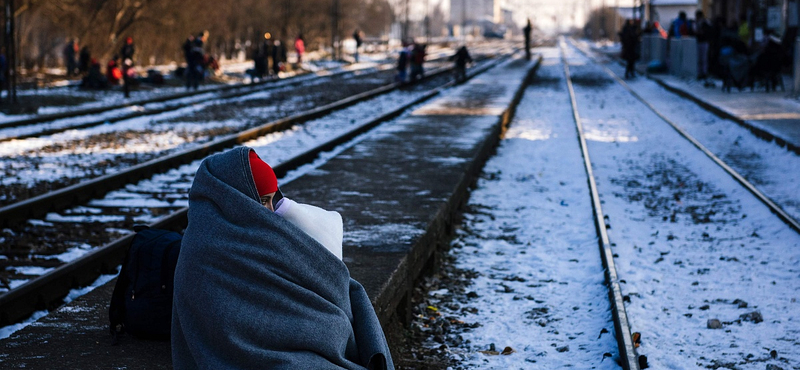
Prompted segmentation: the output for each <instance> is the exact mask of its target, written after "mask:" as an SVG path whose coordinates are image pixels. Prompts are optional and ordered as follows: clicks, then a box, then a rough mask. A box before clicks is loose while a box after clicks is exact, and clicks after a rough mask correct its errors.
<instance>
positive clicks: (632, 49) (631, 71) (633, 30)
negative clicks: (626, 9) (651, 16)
mask: <svg viewBox="0 0 800 370" xmlns="http://www.w3.org/2000/svg"><path fill="white" fill-rule="evenodd" d="M619 38H620V40H621V42H622V59H624V60H625V62H626V65H625V78H633V77H636V59H638V58H639V52H638V48H639V30H638V29H637V27H636V24H635V23H634V21H633V19H628V20H627V21H626V22H625V26H623V27H622V31H620V33H619Z"/></svg>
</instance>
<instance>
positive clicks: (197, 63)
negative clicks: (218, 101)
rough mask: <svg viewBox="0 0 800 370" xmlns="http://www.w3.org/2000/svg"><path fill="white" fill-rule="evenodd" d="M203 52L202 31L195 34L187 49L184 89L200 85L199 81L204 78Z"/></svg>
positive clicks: (195, 87) (196, 87)
mask: <svg viewBox="0 0 800 370" xmlns="http://www.w3.org/2000/svg"><path fill="white" fill-rule="evenodd" d="M204 57H205V52H204V51H203V33H200V34H198V35H197V37H195V38H194V40H193V41H192V47H191V48H190V49H189V59H188V60H187V61H188V63H187V64H186V90H189V89H195V90H197V89H198V88H199V87H200V81H202V80H203V79H204V78H205V68H206V66H205V64H204Z"/></svg>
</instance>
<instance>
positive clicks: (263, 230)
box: [172, 147, 394, 370]
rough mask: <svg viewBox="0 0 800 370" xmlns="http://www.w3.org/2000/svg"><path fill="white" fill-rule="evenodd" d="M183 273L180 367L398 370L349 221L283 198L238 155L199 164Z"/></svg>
mask: <svg viewBox="0 0 800 370" xmlns="http://www.w3.org/2000/svg"><path fill="white" fill-rule="evenodd" d="M188 218H189V224H188V226H187V228H186V231H185V233H184V237H183V241H182V244H181V254H180V257H179V259H178V265H177V268H176V271H175V293H174V303H173V310H172V361H173V367H174V368H175V369H179V370H180V369H256V368H258V369H365V368H366V369H394V365H393V362H392V358H391V355H390V353H389V347H388V344H387V343H386V338H385V336H384V333H383V330H382V328H381V326H380V323H379V322H378V318H377V316H376V315H375V311H374V309H373V307H372V304H371V302H370V300H369V298H368V297H367V294H366V292H365V291H364V288H363V287H362V286H361V285H360V284H359V283H358V282H356V281H355V280H354V279H352V278H351V277H350V273H349V271H348V269H347V266H346V265H345V264H344V263H343V262H342V234H343V231H342V218H341V216H340V215H339V214H338V213H337V212H329V211H326V210H323V209H321V208H318V207H314V206H311V205H306V204H301V203H298V202H295V201H292V200H290V199H288V198H286V197H283V195H282V193H281V191H280V189H279V188H278V182H277V179H276V177H275V174H274V172H273V170H272V168H271V167H270V166H269V165H267V164H266V163H265V162H264V161H262V160H261V159H260V158H259V157H258V155H257V154H256V152H255V151H253V150H252V149H250V148H248V147H239V148H236V149H232V150H229V151H226V152H224V153H221V154H216V155H212V156H210V157H208V158H206V159H205V160H203V162H202V163H201V165H200V167H199V169H198V170H197V174H196V175H195V179H194V183H193V184H192V188H191V190H190V191H189V212H188Z"/></svg>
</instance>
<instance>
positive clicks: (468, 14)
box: [450, 0, 503, 25]
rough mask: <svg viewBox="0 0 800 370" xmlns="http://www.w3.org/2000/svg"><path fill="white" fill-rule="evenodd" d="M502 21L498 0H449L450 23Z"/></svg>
mask: <svg viewBox="0 0 800 370" xmlns="http://www.w3.org/2000/svg"><path fill="white" fill-rule="evenodd" d="M478 22H491V23H502V22H503V14H502V12H501V10H500V0H450V24H451V25H460V24H471V23H478Z"/></svg>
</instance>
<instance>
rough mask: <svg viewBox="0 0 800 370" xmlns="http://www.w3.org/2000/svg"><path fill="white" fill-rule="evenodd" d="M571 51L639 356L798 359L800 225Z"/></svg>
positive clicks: (675, 365) (760, 364)
mask: <svg viewBox="0 0 800 370" xmlns="http://www.w3.org/2000/svg"><path fill="white" fill-rule="evenodd" d="M569 58H570V61H571V63H572V62H573V61H574V64H571V70H572V73H573V76H574V81H575V90H576V95H577V101H578V105H579V107H580V108H579V112H580V115H581V117H582V118H584V125H585V127H586V130H587V132H593V133H594V136H595V139H592V140H589V142H588V146H589V151H590V153H591V157H592V161H593V168H594V171H595V176H596V178H597V185H598V189H599V191H600V194H601V199H602V200H603V211H604V212H605V214H606V215H607V216H608V217H609V220H608V223H609V225H610V226H611V228H610V229H609V236H610V238H611V242H612V243H613V245H614V252H615V254H616V255H617V256H618V257H617V258H616V261H615V262H616V264H617V269H618V273H619V277H620V279H621V281H620V282H621V288H622V290H623V294H625V295H626V296H627V297H628V298H630V302H629V303H627V305H626V309H627V312H628V316H629V319H630V324H631V328H632V330H633V331H635V332H640V333H641V334H642V344H641V347H639V349H638V352H639V354H643V355H646V356H647V357H648V359H649V363H650V366H651V367H652V368H655V369H689V368H698V367H707V368H731V369H759V370H760V369H764V368H765V366H767V365H773V366H779V367H781V368H784V369H785V368H787V367H792V368H797V367H798V366H800V351H798V348H800V302H798V298H800V279H798V277H800V235H798V234H797V233H796V232H795V231H793V230H791V229H790V228H789V227H788V226H786V225H785V224H784V223H783V222H781V221H780V220H779V219H778V218H777V217H776V216H775V215H773V214H772V213H770V211H769V210H768V209H767V208H766V207H765V206H764V205H763V204H761V203H759V202H758V201H757V200H756V198H755V197H754V196H752V194H750V193H749V192H748V191H747V190H745V189H744V188H743V187H742V186H740V185H739V184H738V183H736V182H735V181H734V180H733V179H732V178H731V177H730V176H729V175H727V174H726V173H724V172H723V170H722V169H721V168H719V167H718V166H717V165H716V164H714V163H713V162H712V161H711V160H710V159H708V158H707V157H706V156H705V155H704V154H702V152H700V151H699V150H697V149H696V148H694V147H693V146H692V145H691V144H690V143H689V142H688V141H686V140H685V139H683V138H682V137H680V136H679V135H678V134H677V132H676V131H675V130H673V129H672V128H671V127H670V126H668V125H667V124H666V123H665V122H663V121H662V120H660V119H659V118H658V117H657V116H656V115H655V114H653V113H652V112H651V111H649V110H648V109H647V108H646V107H645V106H644V105H642V104H641V103H639V102H638V101H637V100H635V98H634V97H633V96H632V95H630V94H629V93H628V92H627V91H625V90H624V89H623V88H622V87H621V86H620V85H618V84H617V83H616V82H614V81H612V80H610V79H609V77H608V75H606V74H605V72H604V71H603V70H602V69H601V67H599V66H596V65H591V64H589V63H588V62H587V60H586V59H585V58H584V57H583V56H581V55H580V54H578V53H577V51H574V50H572V51H570V52H569ZM665 96H666V95H665ZM681 100H682V99H680V98H679V97H676V96H674V95H672V101H670V102H662V103H659V104H662V105H661V106H664V107H666V108H670V107H672V106H673V105H674V106H675V107H677V108H676V110H678V109H679V107H681V106H682V104H683V103H682V101H681ZM664 104H665V105H664ZM719 130H722V131H723V132H727V131H729V130H738V127H735V125H731V126H729V127H722V126H719V127H718V130H717V132H718V131H719ZM747 136H751V134H745V133H742V137H747ZM601 139H602V140H601ZM752 143H754V142H751V141H749V140H747V141H741V142H740V145H751V144H752ZM757 147H758V145H756V146H755V147H754V149H747V150H758V148H757ZM779 158H780V157H776V158H775V159H776V160H778V159H779ZM763 165H764V167H765V168H767V167H769V166H773V165H774V163H773V162H772V161H771V160H767V161H765V162H764V163H763ZM775 180H776V181H778V180H780V179H775ZM783 189H786V188H783ZM779 191H780V190H779ZM796 194H797V192H796V191H794V192H791V193H789V194H776V195H775V196H777V197H779V198H791V197H792V196H795V197H796ZM717 327H719V328H717ZM715 328H716V329H715ZM773 351H774V352H773ZM765 364H766V365H765Z"/></svg>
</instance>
